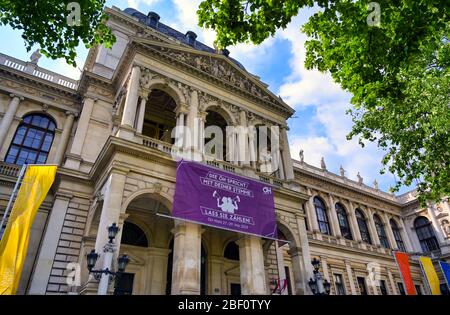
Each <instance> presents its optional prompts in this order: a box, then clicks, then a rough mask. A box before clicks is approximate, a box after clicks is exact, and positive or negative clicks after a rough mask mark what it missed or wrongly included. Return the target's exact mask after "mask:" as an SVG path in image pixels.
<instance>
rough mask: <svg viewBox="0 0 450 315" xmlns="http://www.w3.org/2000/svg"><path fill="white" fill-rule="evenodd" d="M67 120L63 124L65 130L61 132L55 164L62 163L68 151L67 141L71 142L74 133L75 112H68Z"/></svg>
mask: <svg viewBox="0 0 450 315" xmlns="http://www.w3.org/2000/svg"><path fill="white" fill-rule="evenodd" d="M66 115H67V117H66V121H65V123H64V126H63V131H62V133H61V138H60V140H59V144H58V148H57V150H56V154H55V158H54V159H53V164H56V165H60V164H61V162H62V161H63V158H64V153H65V152H66V148H67V143H68V142H69V138H70V134H71V133H72V127H73V121H74V117H75V114H74V113H73V112H70V111H67V112H66Z"/></svg>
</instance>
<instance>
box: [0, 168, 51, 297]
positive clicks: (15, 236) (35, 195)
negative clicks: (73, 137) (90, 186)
mask: <svg viewBox="0 0 450 315" xmlns="http://www.w3.org/2000/svg"><path fill="white" fill-rule="evenodd" d="M55 175H56V166H50V165H30V166H28V167H27V170H26V172H25V176H24V177H23V181H22V184H21V186H20V189H19V192H18V194H17V198H16V201H15V202H14V206H13V208H12V211H11V215H10V217H9V220H8V224H7V225H6V229H5V232H4V234H3V237H2V240H1V242H0V294H2V295H3V294H15V293H16V291H17V288H18V286H19V281H20V274H21V273H22V268H23V263H24V261H25V257H26V255H27V248H28V240H29V237H30V228H31V225H32V224H33V221H34V217H35V216H36V213H37V210H38V209H39V206H40V205H41V203H42V202H43V201H44V199H45V196H46V195H47V193H48V191H49V189H50V187H51V185H52V183H53V181H54V179H55Z"/></svg>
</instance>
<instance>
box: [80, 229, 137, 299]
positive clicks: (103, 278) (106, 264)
mask: <svg viewBox="0 0 450 315" xmlns="http://www.w3.org/2000/svg"><path fill="white" fill-rule="evenodd" d="M107 229H108V238H109V242H108V243H106V244H105V246H104V248H103V252H104V253H105V258H104V260H103V268H102V269H98V270H95V269H93V268H94V267H95V264H96V263H97V260H98V258H99V257H100V255H99V254H97V253H96V252H95V249H93V250H91V252H90V253H89V254H87V255H86V260H87V268H88V270H89V273H90V274H93V275H94V278H95V279H96V280H100V283H99V285H98V295H106V294H107V291H108V285H109V281H110V280H113V279H118V278H120V276H121V274H122V273H123V272H125V268H126V267H127V265H128V263H129V261H130V259H129V258H128V256H127V255H121V256H119V258H117V272H114V271H111V264H112V258H113V254H114V252H115V251H116V246H115V244H114V239H115V238H116V236H117V233H118V232H119V227H118V226H117V225H116V223H113V224H112V225H111V226H109V227H108V228H107Z"/></svg>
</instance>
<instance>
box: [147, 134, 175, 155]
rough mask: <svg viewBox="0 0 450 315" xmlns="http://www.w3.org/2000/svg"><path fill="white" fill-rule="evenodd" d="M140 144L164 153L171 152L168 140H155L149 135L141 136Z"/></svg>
mask: <svg viewBox="0 0 450 315" xmlns="http://www.w3.org/2000/svg"><path fill="white" fill-rule="evenodd" d="M141 137H142V144H143V145H144V146H146V147H147V148H151V149H155V150H158V151H161V152H164V153H166V154H171V151H172V144H171V143H168V142H164V141H161V140H157V139H154V138H151V137H146V136H141Z"/></svg>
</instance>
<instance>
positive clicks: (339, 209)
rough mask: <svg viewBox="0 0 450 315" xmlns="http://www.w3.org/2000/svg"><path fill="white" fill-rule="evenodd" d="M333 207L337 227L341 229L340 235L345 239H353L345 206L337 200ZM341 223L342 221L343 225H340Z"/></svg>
mask: <svg viewBox="0 0 450 315" xmlns="http://www.w3.org/2000/svg"><path fill="white" fill-rule="evenodd" d="M334 207H335V209H336V215H337V218H338V224H339V229H340V231H341V234H342V236H343V237H344V238H345V239H347V240H351V241H352V240H353V235H352V229H351V228H350V222H349V220H348V215H347V211H346V210H345V207H344V206H343V205H342V204H341V203H340V202H337V203H336V204H335V205H334ZM342 221H343V222H342ZM342 223H344V225H342Z"/></svg>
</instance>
